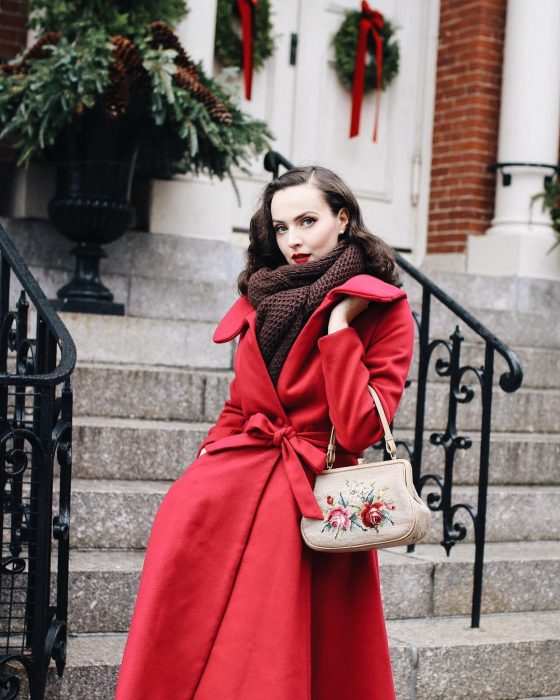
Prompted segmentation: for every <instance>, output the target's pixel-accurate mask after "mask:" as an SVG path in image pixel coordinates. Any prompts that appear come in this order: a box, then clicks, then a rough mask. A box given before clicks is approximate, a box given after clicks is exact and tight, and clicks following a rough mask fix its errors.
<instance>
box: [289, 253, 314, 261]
mask: <svg viewBox="0 0 560 700" xmlns="http://www.w3.org/2000/svg"><path fill="white" fill-rule="evenodd" d="M310 255H311V253H294V254H293V255H292V260H293V261H294V262H296V263H304V262H307V261H308V260H309V256H310Z"/></svg>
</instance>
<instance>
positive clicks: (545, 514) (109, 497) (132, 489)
mask: <svg viewBox="0 0 560 700" xmlns="http://www.w3.org/2000/svg"><path fill="white" fill-rule="evenodd" d="M172 483H173V482H171V481H143V480H120V479H79V478H76V479H73V481H72V527H71V534H70V542H71V546H72V547H75V548H80V547H84V548H88V547H92V548H123V549H128V548H132V549H138V548H142V547H145V545H146V542H147V538H148V535H149V532H150V529H151V525H152V522H153V519H154V516H155V513H156V510H157V508H158V506H159V504H160V502H161V500H162V498H163V496H164V494H165V493H166V492H167V490H168V489H169V487H170V486H171V484H172ZM432 491H436V489H435V488H434V487H431V488H430V487H429V486H428V485H427V486H426V487H425V489H424V492H423V494H422V495H423V497H424V498H425V497H426V495H427V494H428V493H430V492H432ZM453 494H454V499H453V502H454V503H465V504H471V505H472V506H476V503H477V489H476V487H474V486H457V487H456V488H455V489H454V492H453ZM559 498H560V486H533V487H531V488H530V489H528V488H526V487H525V486H490V487H489V489H488V506H487V510H488V512H487V519H486V540H487V541H488V542H510V541H512V540H516V541H517V540H519V541H524V540H530V541H535V540H560V520H559V519H558V518H557V506H558V499H559ZM54 503H55V506H54V507H55V508H58V495H57V493H56V492H55V498H54ZM459 521H462V522H464V524H465V526H466V527H467V539H466V541H467V542H468V541H472V531H473V526H472V521H471V520H470V516H469V515H468V513H466V512H465V511H464V510H462V509H461V510H459V511H458V513H457V516H456V518H455V522H459ZM441 533H442V529H441V513H433V518H432V527H431V528H430V530H429V532H428V534H427V535H426V538H425V543H426V544H436V543H438V542H439V541H440V540H441V536H442V535H441Z"/></svg>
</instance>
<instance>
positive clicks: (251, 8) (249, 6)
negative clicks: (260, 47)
mask: <svg viewBox="0 0 560 700" xmlns="http://www.w3.org/2000/svg"><path fill="white" fill-rule="evenodd" d="M257 2H258V0H237V7H238V8H239V16H240V17H241V34H242V37H243V75H244V78H245V97H246V99H248V100H250V99H251V85H252V82H253V25H254V19H255V10H256V7H257Z"/></svg>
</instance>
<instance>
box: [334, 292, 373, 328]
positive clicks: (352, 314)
mask: <svg viewBox="0 0 560 700" xmlns="http://www.w3.org/2000/svg"><path fill="white" fill-rule="evenodd" d="M368 304H369V301H368V300H367V299H360V298H359V297H349V296H345V297H342V300H341V301H339V302H338V303H337V304H336V305H335V306H334V307H333V308H332V310H331V315H330V317H329V327H328V333H336V331H339V330H341V329H342V328H348V326H349V325H350V323H351V322H352V321H353V320H354V319H355V318H356V316H358V315H359V314H361V313H362V311H365V310H366V309H367V307H368Z"/></svg>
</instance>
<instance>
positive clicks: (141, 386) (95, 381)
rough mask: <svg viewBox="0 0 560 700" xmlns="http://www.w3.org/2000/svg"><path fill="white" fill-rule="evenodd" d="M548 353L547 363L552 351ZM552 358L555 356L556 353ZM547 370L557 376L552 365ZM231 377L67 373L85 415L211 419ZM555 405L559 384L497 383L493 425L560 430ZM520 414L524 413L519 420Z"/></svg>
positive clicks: (432, 403)
mask: <svg viewBox="0 0 560 700" xmlns="http://www.w3.org/2000/svg"><path fill="white" fill-rule="evenodd" d="M214 347H217V346H214ZM230 349H231V350H232V348H230ZM534 352H536V351H534ZM547 352H548V351H542V352H541V353H540V354H546V353H547ZM549 354H550V353H549ZM549 359H550V360H551V362H550V364H551V365H552V364H553V363H552V354H551V357H550V358H549ZM557 359H558V360H560V354H559V355H558V358H557ZM201 361H202V360H201ZM207 364H210V362H208V363H207ZM411 376H414V375H411ZM549 376H550V377H554V381H555V382H558V379H557V376H556V373H555V372H553V371H552V367H551V368H550V373H549ZM232 377H233V373H232V372H231V371H229V370H227V369H226V370H222V371H219V370H207V369H184V368H178V367H165V366H149V365H144V364H138V363H133V364H130V365H126V366H125V365H122V364H116V363H106V364H99V363H91V362H83V361H82V362H80V363H79V364H78V366H77V367H76V369H75V371H74V374H73V376H72V382H73V386H74V395H75V404H74V410H75V414H76V415H88V416H90V415H93V416H114V417H122V418H133V417H136V418H154V419H162V418H168V419H174V420H186V421H204V420H207V421H214V420H215V419H216V417H217V415H218V413H219V411H220V410H221V408H222V406H223V403H224V401H225V400H226V399H227V398H228V397H229V385H230V382H231V379H232ZM432 378H433V377H432V375H430V381H429V383H428V386H427V397H426V398H427V414H426V421H427V427H429V428H432V427H436V428H437V427H438V426H441V425H443V424H444V423H445V420H446V410H447V394H448V391H449V389H448V383H447V381H445V382H444V381H443V379H442V378H440V379H439V380H438V381H431V380H432ZM436 378H437V377H436ZM465 379H466V381H467V383H468V382H471V383H473V382H475V385H474V388H475V392H476V393H475V397H474V398H473V400H472V401H471V402H470V403H469V404H466V405H464V406H459V413H458V419H459V421H460V423H459V424H460V425H464V426H465V427H466V428H467V429H477V428H479V427H480V391H479V386H478V382H477V381H476V379H475V378H474V377H473V376H470V377H469V376H468V375H466V377H465ZM415 395H416V383H415V382H413V384H412V385H411V387H410V388H408V389H406V390H405V394H404V396H403V400H402V402H401V407H400V409H399V416H398V422H399V424H400V427H411V426H412V425H413V424H414V419H415V414H414V411H415ZM559 408H560V390H558V389H551V388H535V387H529V386H523V387H522V388H521V389H520V390H518V391H517V392H516V393H515V394H505V393H504V392H503V391H502V390H501V389H499V388H496V389H495V390H494V401H493V425H494V429H495V430H502V431H516V430H520V429H521V427H522V426H524V427H523V429H524V430H527V431H536V432H546V431H549V432H554V431H559V432H560V421H558V419H557V415H558V413H557V411H558V409H559ZM520 416H523V418H524V420H523V421H521V422H520V420H519V419H520ZM528 421H529V422H528Z"/></svg>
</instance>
